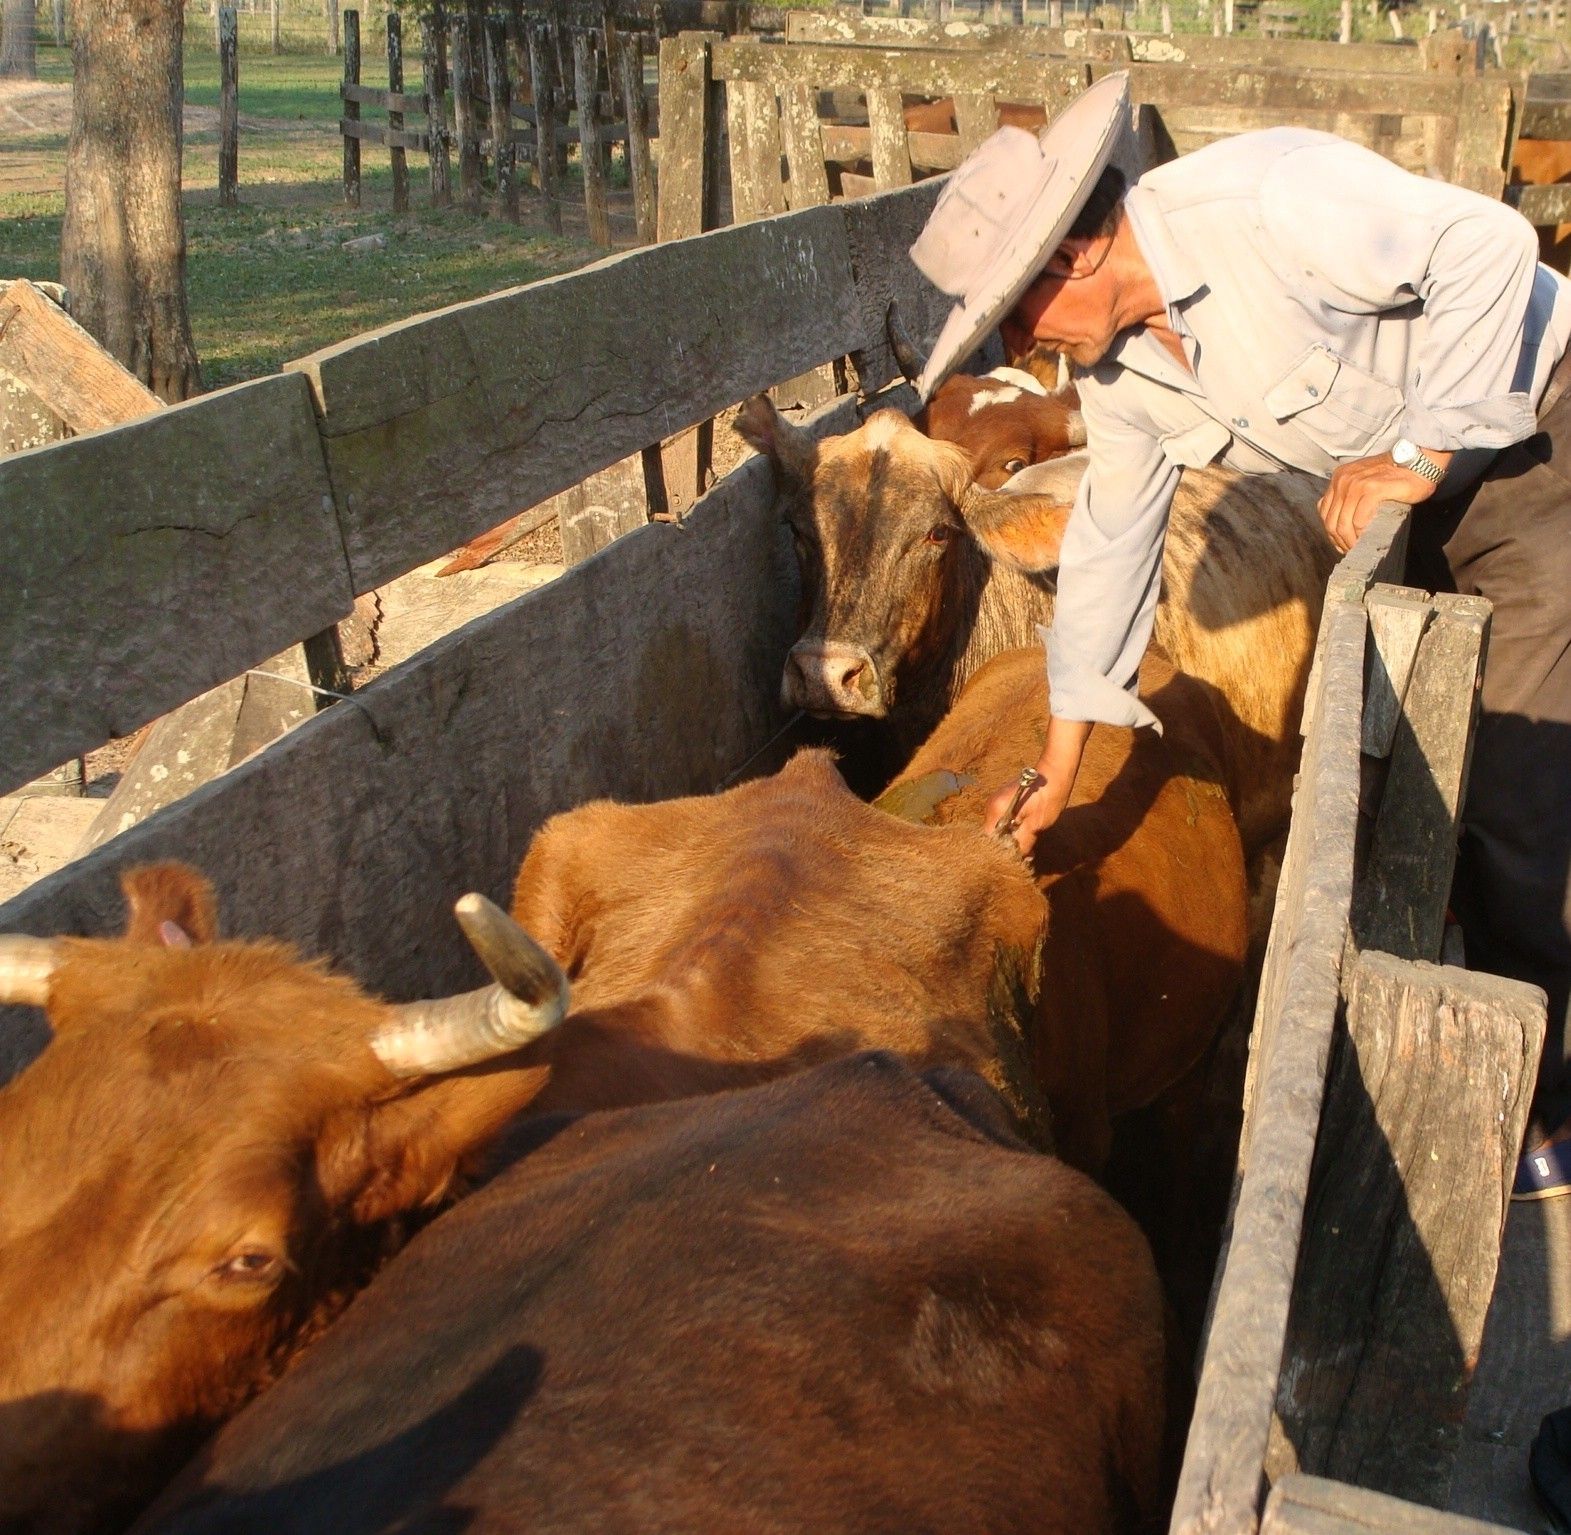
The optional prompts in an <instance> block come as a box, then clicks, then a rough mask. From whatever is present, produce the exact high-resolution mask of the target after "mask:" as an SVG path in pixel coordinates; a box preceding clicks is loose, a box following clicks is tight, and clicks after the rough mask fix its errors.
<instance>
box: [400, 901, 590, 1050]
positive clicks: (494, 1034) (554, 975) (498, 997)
mask: <svg viewBox="0 0 1571 1535" xmlns="http://www.w3.org/2000/svg"><path fill="white" fill-rule="evenodd" d="M453 911H454V914H455V915H456V916H457V918H458V925H459V926H460V927H462V928H463V930H464V936H465V937H466V938H467V939H468V940H469V943H470V947H471V948H473V949H474V951H475V953H476V954H478V955H479V956H480V959H481V961H482V962H483V963H484V965H485V967H486V969H487V970H489V971H490V972H491V974H492V976H493V977H494V978H495V980H496V984H495V985H494V986H482V987H481V988H480V990H478V991H470V992H465V993H463V994H462V995H461V996H457V997H440V998H437V999H436V1000H434V1001H430V1002H408V1003H405V1004H404V1005H403V1006H401V1007H398V1008H396V1009H394V1011H395V1012H396V1013H397V1015H398V1016H397V1018H396V1019H395V1020H394V1021H393V1022H392V1023H390V1024H388V1025H387V1026H386V1027H385V1028H383V1029H382V1030H380V1031H379V1032H378V1033H377V1035H376V1037H375V1038H374V1039H373V1040H372V1041H371V1048H372V1049H373V1050H374V1051H375V1052H376V1055H377V1058H378V1059H379V1060H380V1061H381V1062H382V1064H383V1065H384V1066H386V1067H387V1069H388V1070H389V1071H391V1072H392V1073H393V1075H394V1076H396V1077H424V1076H432V1075H435V1074H436V1073H437V1072H442V1071H457V1070H458V1069H459V1068H460V1067H463V1066H473V1065H475V1064H477V1063H478V1062H480V1061H488V1060H492V1059H493V1058H495V1057H496V1056H499V1055H508V1054H510V1053H511V1052H512V1051H514V1050H521V1049H522V1048H523V1047H524V1046H525V1045H527V1044H529V1043H530V1042H531V1041H533V1040H536V1039H538V1038H539V1037H540V1036H541V1035H542V1034H546V1033H549V1032H550V1031H551V1030H552V1029H554V1028H555V1027H556V1026H557V1024H559V1023H560V1022H561V1021H562V1019H563V1017H564V1016H565V1015H566V1013H567V977H566V976H565V975H563V974H562V972H561V970H560V969H559V968H558V967H557V964H556V961H555V960H553V959H552V958H551V956H550V955H549V954H547V953H546V951H545V950H544V949H542V948H541V947H540V945H539V944H537V943H536V942H535V941H534V939H533V938H531V937H530V936H529V934H528V933H526V932H525V931H524V930H523V928H521V927H520V926H519V925H518V924H517V923H516V922H514V921H513V919H512V918H511V917H510V916H508V915H507V913H506V912H504V911H503V910H501V908H500V907H498V906H496V905H494V904H493V903H492V902H490V901H488V900H486V898H485V897H484V896H483V895H475V894H472V893H471V894H469V895H466V896H464V897H463V898H462V899H461V900H460V901H459V902H458V904H457V905H456V906H455V907H454V908H453Z"/></svg>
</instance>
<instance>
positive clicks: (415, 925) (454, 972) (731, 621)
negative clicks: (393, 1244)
mask: <svg viewBox="0 0 1571 1535" xmlns="http://www.w3.org/2000/svg"><path fill="white" fill-rule="evenodd" d="M841 414H842V415H843V414H845V413H844V412H842V413H841ZM844 424H845V423H844V422H842V421H840V420H839V419H838V418H836V425H838V426H840V427H841V429H843V426H844ZM795 603H796V577H795V562H794V560H793V559H792V558H791V554H790V548H789V543H788V541H787V540H786V538H785V536H784V532H783V529H782V526H781V524H780V521H779V518H778V516H777V514H776V512H775V508H774V489H773V481H772V471H771V469H770V466H769V464H768V463H767V461H765V460H763V459H761V458H755V459H751V460H749V461H748V462H746V463H745V464H743V465H742V466H741V467H740V468H739V469H738V470H737V471H736V472H735V473H734V474H732V475H730V476H728V477H727V478H726V479H725V480H724V481H723V482H722V483H721V484H720V485H719V486H717V487H716V488H715V489H714V490H713V491H712V492H711V493H710V494H709V495H708V496H706V497H705V498H704V499H703V501H702V502H700V503H699V505H698V506H696V507H695V508H694V510H693V511H692V513H691V514H690V515H689V517H688V518H687V520H686V521H685V523H683V524H682V525H680V526H677V525H669V524H652V525H650V526H648V527H645V528H643V529H640V530H639V531H638V532H636V533H633V534H630V535H628V536H627V537H625V538H622V539H619V540H618V541H617V542H616V543H615V544H614V545H612V546H611V547H610V548H608V549H606V550H604V551H602V552H601V553H600V554H598V555H596V556H594V557H593V558H591V559H589V560H587V561H585V562H584V563H583V564H581V565H579V566H577V567H576V568H574V569H573V570H571V571H569V572H567V573H566V574H565V575H563V576H562V577H561V578H560V579H559V580H556V581H553V582H552V583H550V585H548V586H545V587H542V588H541V589H540V590H538V591H536V592H533V593H530V594H529V595H527V596H525V597H522V598H520V599H519V600H517V601H516V602H512V603H509V604H508V605H507V606H505V607H503V608H500V609H498V610H497V611H496V612H494V613H492V614H490V615H488V616H487V617H485V618H482V619H479V620H476V621H475V622H474V623H471V624H469V625H467V626H466V627H465V628H463V629H460V630H458V631H457V632H456V633H454V634H451V635H449V636H447V637H446V638H445V639H442V640H440V641H438V642H437V643H436V644H435V645H433V646H431V647H430V648H429V649H428V650H426V651H424V652H423V653H422V654H421V655H420V656H419V657H417V658H416V659H415V660H413V661H411V662H409V663H407V664H405V665H403V666H399V667H396V668H394V669H393V670H392V671H390V672H388V673H387V674H386V675H385V676H383V677H382V678H380V679H379V680H378V681H376V682H374V683H373V684H372V685H371V686H370V687H368V688H367V689H366V690H365V691H364V692H362V693H359V694H357V695H356V696H355V699H354V700H353V701H351V702H345V703H340V704H335V705H334V706H333V707H332V708H331V709H329V710H327V711H325V712H324V713H322V714H319V715H317V716H316V717H315V718H314V719H311V720H308V721H307V722H306V723H305V724H304V725H302V726H301V727H300V728H299V729H298V730H295V731H292V732H291V733H290V734H289V735H288V736H286V737H284V738H283V739H282V740H280V741H278V742H276V743H275V744H274V745H273V746H271V747H269V748H268V749H267V750H266V751H264V752H261V753H259V754H258V755H257V756H255V757H253V758H251V759H250V760H249V761H248V762H246V763H243V764H242V765H241V766H239V767H237V768H235V769H233V770H232V771H230V772H229V773H227V774H225V775H224V776H222V777H221V778H218V779H216V780H215V781H214V782H212V783H210V784H208V785H206V786H205V787H204V788H202V789H199V790H198V791H197V792H196V793H195V794H193V795H192V796H191V797H190V798H189V799H186V800H184V801H182V802H180V803H179V804H177V805H174V806H172V807H170V808H169V809H167V810H165V811H163V812H161V813H160V814H158V815H155V816H153V817H152V818H151V819H149V820H147V821H144V822H142V823H141V824H140V825H137V826H135V827H133V828H132V829H131V830H130V831H128V832H127V833H125V835H123V836H121V837H117V838H115V839H114V840H113V841H112V842H110V843H108V844H106V845H105V846H104V847H102V848H100V849H99V850H98V851H96V852H95V853H93V854H91V855H89V856H88V857H87V858H84V859H81V860H79V861H78V862H76V863H74V864H71V865H69V866H68V867H66V868H65V869H63V870H61V871H60V872H59V873H57V874H55V875H54V876H52V877H50V878H48V879H46V880H43V881H41V882H40V883H39V884H37V885H34V886H33V887H32V888H31V889H29V890H28V891H26V892H25V893H24V894H23V895H21V896H19V897H17V898H16V899H15V900H13V901H11V902H9V903H7V904H6V905H5V906H4V907H0V931H4V932H30V933H36V934H52V933H105V932H112V931H116V930H118V927H119V924H120V921H121V917H120V902H119V896H118V892H117V887H116V876H117V873H118V871H119V870H121V869H123V868H125V867H126V866H127V865H129V864H133V863H138V862H143V861H146V860H149V859H156V858H183V859H186V860H188V861H190V862H192V863H194V864H196V865H197V866H198V867H200V868H203V869H204V870H205V871H206V872H207V873H208V874H209V875H210V876H211V877H212V878H213V880H214V882H215V884H216V886H217V889H218V892H219V895H220V900H221V905H222V909H223V912H224V913H225V919H226V928H227V930H228V931H230V932H232V933H236V934H239V935H247V936H254V935H260V934H272V935H275V936H278V937H281V938H284V939H287V940H289V941H292V942H294V943H296V944H298V945H299V946H300V947H301V948H302V949H303V950H305V951H306V952H308V953H312V954H319V955H327V956H331V957H332V958H333V960H334V962H335V964H337V965H339V966H341V967H342V968H344V969H345V970H347V971H349V972H350V973H352V974H354V975H355V976H357V977H358V978H360V979H361V980H362V981H363V982H365V983H366V984H368V985H373V986H375V987H376V988H377V989H378V990H380V991H381V992H383V993H384V994H386V995H388V996H391V997H396V998H408V997H414V996H419V995H423V994H431V993H438V992H442V991H445V990H449V989H452V988H455V987H459V986H465V985H473V984H475V982H476V980H477V972H476V971H475V968H474V963H473V961H472V959H471V958H470V957H469V955H468V951H467V948H466V946H465V945H464V943H463V942H462V940H461V939H460V937H459V935H458V931H457V928H456V927H455V925H454V923H453V921H452V919H451V916H450V909H451V905H452V902H453V901H454V900H455V899H456V898H457V897H458V896H459V895H461V894H462V893H463V892H464V891H465V890H470V889H476V890H482V891H484V892H485V893H487V894H488V895H490V896H492V897H493V898H495V899H498V900H505V899H506V898H507V895H508V892H509V889H510V886H511V881H512V878H513V875H514V874H515V872H516V870H517V866H518V862H519V860H520V858H521V857H522V855H523V852H524V849H525V846H526V844H527V842H528V839H529V837H530V835H531V834H532V833H533V831H534V830H535V828H536V827H537V826H538V825H539V824H540V822H541V820H542V819H543V818H544V817H546V816H547V815H550V814H552V813H553V812H555V811H559V810H562V809H565V808H567V807H569V806H572V805H575V804H578V803H581V802H582V801H584V800H587V799H592V798H595V797H598V796H603V795H614V796H617V797H620V798H624V799H629V800H649V799H656V798H661V797H666V796H671V795H678V794H684V793H694V792H700V791H703V790H706V789H708V788H711V787H713V786H714V785H715V784H717V783H718V782H720V781H721V780H722V779H723V778H724V777H725V776H726V775H727V774H728V773H729V772H731V771H732V770H733V769H734V768H736V767H738V766H739V765H740V764H742V763H743V762H744V761H746V760H747V759H748V758H750V757H751V756H753V755H754V754H755V753H756V752H757V751H759V750H760V748H761V747H763V745H764V744H765V743H766V742H768V741H769V740H770V739H771V738H772V737H773V736H774V735H775V733H776V732H777V731H778V730H779V728H780V727H781V725H782V723H783V719H782V716H781V712H780V706H779V703H778V699H779V683H780V668H781V666H782V664H783V662H784V658H785V653H786V650H787V648H788V647H789V645H790V643H791V640H792V638H793V634H794V630H793V619H794V610H795ZM45 1038H46V1031H45V1029H44V1027H43V1025H42V1022H41V1019H40V1016H39V1015H38V1014H37V1013H34V1012H31V1011H30V1010H26V1009H11V1010H6V1011H0V1079H3V1078H4V1077H7V1076H9V1075H11V1074H12V1073H13V1072H14V1071H15V1070H17V1069H18V1068H19V1067H20V1066H22V1065H23V1064H24V1063H25V1062H26V1061H27V1060H28V1059H30V1058H31V1056H32V1055H34V1054H35V1053H36V1052H37V1051H38V1050H39V1049H40V1048H41V1047H42V1045H43V1043H44V1042H45Z"/></svg>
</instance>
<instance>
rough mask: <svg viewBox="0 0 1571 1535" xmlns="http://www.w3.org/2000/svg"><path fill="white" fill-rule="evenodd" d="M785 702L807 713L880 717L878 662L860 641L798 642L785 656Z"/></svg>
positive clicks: (881, 703)
mask: <svg viewBox="0 0 1571 1535" xmlns="http://www.w3.org/2000/svg"><path fill="white" fill-rule="evenodd" d="M781 691H782V693H783V694H784V697H785V702H786V704H787V705H788V706H789V707H791V708H796V709H806V710H807V712H808V713H809V714H829V715H838V716H840V717H842V718H846V717H851V716H856V717H859V718H867V717H869V716H871V717H873V718H875V719H876V718H881V717H882V715H883V714H884V697H883V688H882V687H880V685H879V679H878V666H877V664H876V663H875V662H874V660H873V658H872V656H870V655H869V654H868V653H867V651H866V650H864V649H863V648H862V647H861V646H860V645H831V644H799V645H795V646H793V647H792V649H791V654H790V656H789V657H787V659H786V669H785V678H784V682H783V686H782V688H781Z"/></svg>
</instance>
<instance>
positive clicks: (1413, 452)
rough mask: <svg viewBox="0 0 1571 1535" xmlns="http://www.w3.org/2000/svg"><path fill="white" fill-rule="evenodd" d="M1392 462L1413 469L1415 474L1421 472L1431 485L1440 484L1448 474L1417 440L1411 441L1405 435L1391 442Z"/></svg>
mask: <svg viewBox="0 0 1571 1535" xmlns="http://www.w3.org/2000/svg"><path fill="white" fill-rule="evenodd" d="M1391 462H1392V463H1393V464H1397V465H1399V466H1400V467H1401V468H1403V469H1411V470H1412V471H1413V473H1414V474H1421V475H1423V477H1424V478H1425V479H1426V480H1428V481H1429V483H1430V484H1431V485H1438V484H1439V483H1440V482H1441V480H1443V479H1444V478H1445V476H1446V472H1445V470H1444V469H1442V468H1441V467H1440V465H1439V464H1437V463H1436V462H1435V461H1434V459H1432V458H1431V457H1430V456H1429V455H1428V454H1427V453H1426V452H1424V450H1423V449H1422V448H1421V447H1419V446H1418V444H1417V443H1416V442H1409V441H1408V440H1407V438H1405V437H1398V438H1397V440H1396V441H1395V442H1393V443H1392V444H1391Z"/></svg>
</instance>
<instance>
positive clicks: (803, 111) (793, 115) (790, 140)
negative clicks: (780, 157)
mask: <svg viewBox="0 0 1571 1535" xmlns="http://www.w3.org/2000/svg"><path fill="white" fill-rule="evenodd" d="M813 95H814V93H813V90H812V88H811V87H810V86H808V85H806V84H805V83H803V82H802V81H798V82H797V83H796V84H794V85H789V86H787V87H786V88H785V89H784V90H782V91H781V92H780V135H781V139H782V141H783V143H784V145H785V156H786V167H787V171H788V179H787V183H786V185H787V188H788V194H787V195H788V198H789V201H790V204H791V208H792V209H793V211H794V210H796V209H798V208H819V207H822V206H823V205H824V204H825V203H826V202H828V201H829V178H828V176H827V175H826V174H825V171H824V141H823V135H822V131H821V129H820V127H819V122H818V113H817V112H816V111H815V110H814V106H813Z"/></svg>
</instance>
